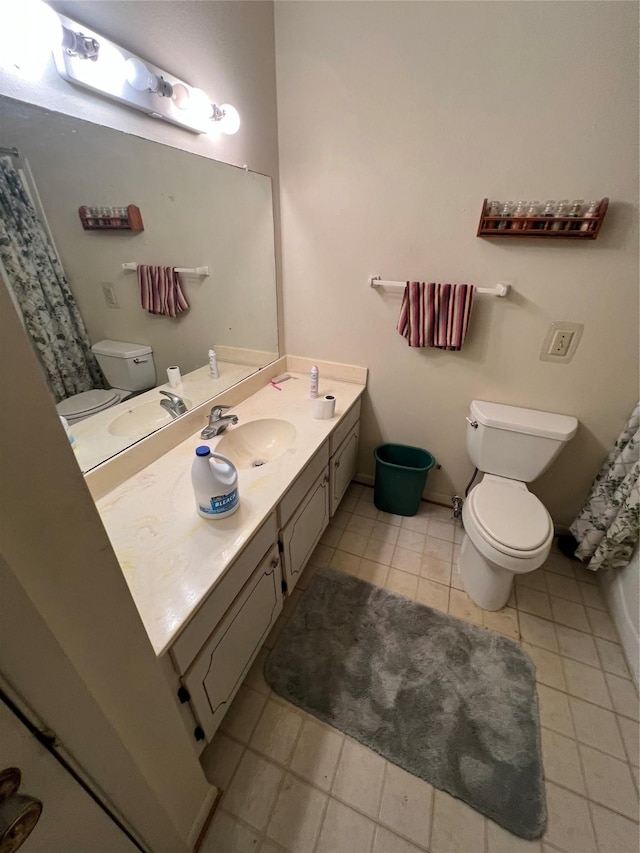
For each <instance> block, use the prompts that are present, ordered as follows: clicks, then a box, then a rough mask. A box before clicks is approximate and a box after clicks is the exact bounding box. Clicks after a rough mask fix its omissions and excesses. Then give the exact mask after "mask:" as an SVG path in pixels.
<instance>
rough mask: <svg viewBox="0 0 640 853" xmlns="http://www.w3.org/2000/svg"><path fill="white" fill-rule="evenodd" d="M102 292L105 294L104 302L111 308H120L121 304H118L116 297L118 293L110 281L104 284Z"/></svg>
mask: <svg viewBox="0 0 640 853" xmlns="http://www.w3.org/2000/svg"><path fill="white" fill-rule="evenodd" d="M102 292H103V294H104V301H105V302H106V303H107V305H108V306H109V308H119V307H120V303H119V302H118V297H117V296H116V292H115V290H114V289H113V285H112V284H111V282H110V281H103V282H102Z"/></svg>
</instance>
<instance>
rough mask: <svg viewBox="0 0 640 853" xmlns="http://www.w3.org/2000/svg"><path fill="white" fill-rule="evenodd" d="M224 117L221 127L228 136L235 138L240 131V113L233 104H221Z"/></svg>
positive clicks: (221, 120)
mask: <svg viewBox="0 0 640 853" xmlns="http://www.w3.org/2000/svg"><path fill="white" fill-rule="evenodd" d="M220 109H221V110H222V112H223V113H224V117H223V118H221V119H220V122H219V126H220V130H221V131H222V132H223V133H226V134H227V136H233V134H234V133H237V132H238V130H239V129H240V113H239V112H238V110H237V109H236V108H235V107H232V106H231V104H220Z"/></svg>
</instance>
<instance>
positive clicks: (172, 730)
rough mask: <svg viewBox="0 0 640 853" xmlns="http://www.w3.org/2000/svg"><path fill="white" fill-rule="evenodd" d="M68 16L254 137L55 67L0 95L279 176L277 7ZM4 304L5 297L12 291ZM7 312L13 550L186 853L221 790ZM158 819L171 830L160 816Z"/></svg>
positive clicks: (5, 537)
mask: <svg viewBox="0 0 640 853" xmlns="http://www.w3.org/2000/svg"><path fill="white" fill-rule="evenodd" d="M57 8H59V10H60V11H62V12H64V13H65V14H68V15H70V16H72V17H75V18H76V19H79V20H80V21H82V22H84V23H86V24H87V26H92V27H95V28H96V29H98V30H100V29H102V31H103V32H104V33H105V35H108V36H109V37H111V38H113V39H114V40H115V41H119V42H120V43H122V44H123V45H125V46H126V47H128V48H130V49H131V50H132V51H135V52H136V53H138V54H139V55H140V56H142V57H146V58H149V60H151V61H155V62H157V63H158V64H160V65H162V66H164V67H166V68H167V69H168V70H173V71H175V73H176V74H177V75H178V76H180V77H181V78H183V79H185V80H187V81H191V82H193V83H194V85H199V86H201V87H202V88H204V89H206V90H207V91H208V92H209V93H210V94H211V95H212V97H213V98H214V99H216V100H220V101H227V102H230V103H233V104H235V105H236V106H237V108H238V110H239V111H240V114H241V116H242V120H243V126H242V131H241V132H240V133H239V134H238V135H237V136H236V137H229V138H224V139H221V140H219V141H214V140H212V139H208V138H207V139H204V138H202V137H196V136H194V135H192V134H190V133H188V132H186V131H183V130H180V129H177V128H173V127H169V126H168V125H162V124H159V123H158V124H156V123H154V122H153V121H151V120H150V119H148V118H145V117H144V116H142V115H138V114H136V113H135V112H133V111H131V110H127V109H125V108H121V107H118V106H116V105H111V104H109V103H107V102H105V101H103V100H101V99H99V98H96V97H93V96H91V95H88V94H85V93H83V92H82V91H81V90H78V89H74V88H73V87H71V86H69V85H68V84H67V83H65V82H64V81H62V80H61V79H60V78H58V76H57V74H56V72H55V70H54V68H53V63H51V64H50V65H49V68H48V70H47V73H46V75H45V76H44V78H43V79H42V80H41V81H39V83H37V84H33V83H27V82H25V81H21V80H20V79H19V78H17V77H15V76H12V75H10V74H8V73H5V72H3V71H0V94H4V95H7V96H10V97H15V98H20V99H22V100H25V101H30V102H33V103H38V104H40V105H42V106H46V107H49V108H51V109H55V110H59V111H61V112H68V113H69V114H71V115H76V116H81V117H82V118H86V119H89V120H91V121H95V122H98V123H102V124H105V125H107V126H111V127H115V128H118V129H121V130H127V131H130V132H133V133H136V134H139V135H140V136H146V137H148V138H151V139H157V140H159V141H162V142H166V143H168V144H171V145H174V146H176V147H180V148H184V149H185V150H190V151H195V152H197V153H203V154H206V155H207V156H211V157H215V158H218V159H222V160H225V161H228V162H232V163H236V164H239V165H242V164H244V163H247V164H248V165H249V166H250V167H251V168H252V169H255V170H256V171H260V172H263V173H266V174H270V175H271V176H272V177H274V179H276V180H277V165H278V163H277V130H276V108H275V73H274V53H273V9H272V5H271V3H268V2H265V3H261V2H260V3H235V2H230V3H225V2H220V3H199V2H194V3H191V2H189V3H182V2H166V3H165V2H159V3H156V2H144V3H142V2H141V3H128V2H126V3H124V2H79V3H73V2H65V3H60V4H57ZM0 298H2V299H3V303H4V301H6V294H5V291H4V288H0ZM0 318H1V319H2V322H3V330H2V335H1V336H0V341H1V342H2V344H3V347H4V349H3V353H2V355H3V361H2V363H3V365H10V366H11V369H10V370H8V369H7V370H3V371H2V385H3V387H2V394H3V398H4V399H15V400H18V399H19V400H20V406H19V407H18V408H16V409H15V410H14V411H12V413H11V417H10V418H5V419H3V432H2V446H3V448H4V452H3V453H2V466H3V470H2V479H1V482H2V492H1V497H2V502H3V506H2V519H3V525H2V547H1V553H2V555H3V557H4V559H5V560H6V563H7V564H8V566H9V568H10V570H11V572H12V573H13V574H14V576H15V577H16V579H17V581H18V583H19V584H20V586H21V587H22V589H23V590H24V591H25V593H26V595H27V596H28V598H29V599H30V601H31V602H32V603H33V605H34V606H35V608H36V610H37V611H38V613H39V614H40V616H41V618H42V619H43V621H44V623H45V624H46V626H47V628H48V630H49V631H50V632H51V633H52V634H53V635H54V636H55V637H56V641H57V642H58V643H59V645H60V647H61V649H62V650H63V652H64V654H65V655H66V656H67V658H68V659H69V661H70V662H71V663H72V664H73V667H74V668H75V670H76V672H77V673H78V674H79V675H80V676H81V678H82V680H83V681H84V683H85V685H86V688H87V690H88V691H89V693H90V694H91V696H92V697H93V699H94V701H95V702H96V703H97V704H98V705H99V706H100V707H101V709H102V711H103V713H104V715H105V717H107V719H108V720H109V722H110V724H111V725H112V726H113V729H114V731H115V732H116V734H117V736H118V737H119V738H120V740H121V742H122V744H123V748H124V749H125V750H126V751H127V752H128V753H129V755H130V756H131V760H132V761H133V762H134V763H135V765H136V766H137V767H138V770H139V772H140V774H141V775H142V776H143V777H144V779H145V780H146V783H147V785H148V787H149V790H150V791H151V794H152V795H153V797H155V800H156V802H157V804H158V808H160V809H162V810H163V811H164V820H165V821H166V831H165V832H164V833H162V832H160V833H158V834H159V835H161V836H162V837H163V840H161V841H159V842H158V843H157V844H154V850H158V851H159V850H167V853H178V851H179V850H181V849H186V838H187V836H188V834H189V832H190V831H191V829H192V826H193V823H194V820H195V819H196V816H197V814H198V810H199V809H200V807H201V806H202V805H203V804H205V803H206V799H207V797H208V796H209V794H210V791H211V789H210V786H209V785H208V784H207V783H206V781H205V779H204V776H203V775H202V772H201V769H200V767H199V764H198V762H197V759H196V757H195V752H194V751H193V750H192V747H191V744H190V742H189V735H188V733H187V731H186V729H185V728H184V726H183V723H182V720H181V719H180V717H179V714H178V711H177V709H176V707H175V705H174V700H173V698H172V696H171V694H170V691H169V688H168V686H167V684H166V682H165V681H164V679H163V677H162V674H161V673H160V671H159V668H158V667H157V665H156V658H155V656H154V654H153V651H152V649H151V646H150V644H149V642H148V638H147V636H146V633H145V632H144V628H143V626H142V623H141V622H140V619H139V616H138V614H137V611H136V610H135V607H134V605H133V602H132V600H131V596H130V594H129V592H128V589H127V586H126V583H125V580H124V578H123V576H122V573H121V570H120V567H119V565H118V563H117V560H116V558H115V555H114V553H113V551H112V549H111V546H110V543H109V540H108V538H107V536H106V533H105V531H104V528H103V527H102V524H101V522H100V518H99V516H98V514H97V512H96V510H95V507H94V505H93V501H92V500H91V498H90V496H89V492H88V491H87V489H86V486H85V484H84V481H83V478H82V475H81V473H80V471H79V469H78V466H77V464H76V461H75V459H74V457H73V453H72V452H71V450H70V449H69V446H68V444H67V443H66V440H65V437H64V433H63V432H62V431H61V429H60V424H59V421H58V419H57V415H56V412H55V409H54V407H53V403H52V401H51V398H50V396H49V394H48V391H47V389H46V386H45V383H44V379H43V377H42V375H41V371H40V370H39V368H38V365H37V362H36V361H35V357H34V356H33V353H32V351H31V349H30V346H29V345H28V343H27V340H26V338H25V337H24V335H23V333H22V330H21V328H20V326H19V324H18V320H17V317H16V316H15V314H14V313H13V309H12V307H11V306H10V305H9V304H6V305H5V304H3V305H2V310H0ZM7 448H9V450H8V451H7ZM3 606H6V601H3ZM21 641H23V642H26V641H28V637H24V638H22V639H21ZM16 687H18V689H19V688H20V685H16ZM36 710H38V709H37V708H36ZM94 748H102V746H101V745H100V744H94ZM77 757H78V758H79V760H81V761H82V756H81V755H79V756H77ZM115 760H116V759H115V757H114V761H115ZM99 781H100V780H99ZM125 787H126V786H125ZM123 790H124V788H123ZM111 793H112V792H111ZM145 796H146V794H145ZM157 825H158V827H160V828H162V826H163V824H162V821H161V820H160V819H158V822H157ZM183 844H184V847H183Z"/></svg>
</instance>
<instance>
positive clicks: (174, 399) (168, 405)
mask: <svg viewBox="0 0 640 853" xmlns="http://www.w3.org/2000/svg"><path fill="white" fill-rule="evenodd" d="M160 393H161V394H164V396H165V397H167V398H168V399H167V400H160V405H161V406H162V408H163V409H166V411H167V412H169V414H170V415H171V417H172V418H174V419H175V418H177V417H178V416H179V415H184V413H185V412H186V411H187V407H186V405H185V402H184V400H183V399H182V397H178V395H177V394H172V393H171V392H170V391H160Z"/></svg>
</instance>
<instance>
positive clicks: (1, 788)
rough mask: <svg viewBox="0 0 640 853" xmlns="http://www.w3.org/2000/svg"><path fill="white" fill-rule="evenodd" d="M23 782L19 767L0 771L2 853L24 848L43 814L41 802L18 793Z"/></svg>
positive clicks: (11, 852) (12, 852)
mask: <svg viewBox="0 0 640 853" xmlns="http://www.w3.org/2000/svg"><path fill="white" fill-rule="evenodd" d="M21 781H22V774H21V772H20V770H19V768H18V767H6V768H5V769H4V770H2V771H0V853H14V851H15V850H17V849H18V848H19V847H22V845H23V843H24V842H25V841H26V840H27V838H28V837H29V835H30V834H31V830H32V829H33V828H34V826H35V825H36V823H37V822H38V819H39V817H40V815H41V813H42V803H41V802H40V800H37V799H36V798H35V797H30V796H29V795H28V794H19V793H18V788H19V787H20V782H21Z"/></svg>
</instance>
